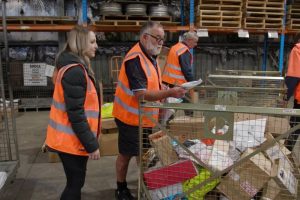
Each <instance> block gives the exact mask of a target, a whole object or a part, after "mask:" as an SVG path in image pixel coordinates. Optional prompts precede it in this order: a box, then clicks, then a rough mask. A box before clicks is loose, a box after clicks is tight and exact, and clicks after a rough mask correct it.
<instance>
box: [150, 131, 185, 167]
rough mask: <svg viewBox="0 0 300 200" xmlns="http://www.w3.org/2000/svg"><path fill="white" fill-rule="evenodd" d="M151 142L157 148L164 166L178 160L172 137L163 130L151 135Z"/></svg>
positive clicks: (157, 153)
mask: <svg viewBox="0 0 300 200" xmlns="http://www.w3.org/2000/svg"><path fill="white" fill-rule="evenodd" d="M149 139H150V142H151V144H152V146H153V147H154V149H155V152H156V155H157V156H158V158H159V160H160V161H161V164H162V165H163V166H167V165H170V164H172V163H174V162H177V161H178V160H179V159H178V156H177V154H176V152H175V150H174V149H173V146H172V140H171V138H170V137H169V136H168V135H166V134H165V133H164V132H162V131H158V132H156V133H153V134H151V135H149Z"/></svg>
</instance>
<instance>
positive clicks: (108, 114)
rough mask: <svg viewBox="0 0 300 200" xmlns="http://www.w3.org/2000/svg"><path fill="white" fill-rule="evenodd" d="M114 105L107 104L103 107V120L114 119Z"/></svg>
mask: <svg viewBox="0 0 300 200" xmlns="http://www.w3.org/2000/svg"><path fill="white" fill-rule="evenodd" d="M113 107H114V104H113V103H105V104H103V105H102V106H101V118H102V119H106V118H112V117H113V115H112V111H113Z"/></svg>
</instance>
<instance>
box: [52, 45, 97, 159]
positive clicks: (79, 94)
mask: <svg viewBox="0 0 300 200" xmlns="http://www.w3.org/2000/svg"><path fill="white" fill-rule="evenodd" d="M73 63H81V64H83V65H84V66H85V64H84V62H83V61H82V60H81V59H80V58H79V57H77V56H76V55H75V54H72V53H70V52H66V51H65V52H63V53H62V54H60V56H59V57H58V59H57V63H56V65H57V66H56V67H57V68H58V70H59V69H60V68H62V67H63V66H66V65H68V64H73ZM85 68H86V70H87V72H88V74H89V76H90V78H91V79H92V80H93V82H94V84H95V86H96V89H97V88H98V87H97V85H98V84H96V81H95V79H94V76H93V75H92V73H91V72H90V71H89V69H88V68H87V67H86V66H85ZM62 86H63V89H64V98H65V104H66V111H67V114H68V118H69V121H70V123H71V126H72V129H73V131H74V132H75V134H76V135H77V137H78V138H79V140H80V142H81V143H82V145H83V146H84V148H85V150H86V151H87V152H88V153H92V152H94V151H95V150H97V149H98V148H99V143H98V141H97V138H95V137H94V135H93V133H92V132H91V130H90V127H89V124H88V122H87V119H86V116H85V114H84V101H85V94H86V88H87V83H86V79H85V74H84V70H83V69H82V67H80V66H76V67H72V68H70V69H68V70H67V71H66V72H65V73H64V75H63V78H62ZM97 91H99V90H97ZM98 96H99V93H98ZM99 105H100V103H99ZM99 110H100V109H99Z"/></svg>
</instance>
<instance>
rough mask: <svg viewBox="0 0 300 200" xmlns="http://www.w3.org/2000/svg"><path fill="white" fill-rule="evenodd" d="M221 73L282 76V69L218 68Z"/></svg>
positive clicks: (217, 71) (217, 70)
mask: <svg viewBox="0 0 300 200" xmlns="http://www.w3.org/2000/svg"><path fill="white" fill-rule="evenodd" d="M215 72H216V74H219V75H245V76H280V75H281V74H280V71H252V70H229V69H219V68H217V69H216V71H215Z"/></svg>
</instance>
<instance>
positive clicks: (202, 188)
mask: <svg viewBox="0 0 300 200" xmlns="http://www.w3.org/2000/svg"><path fill="white" fill-rule="evenodd" d="M157 108H158V109H159V110H160V116H159V118H158V119H156V118H153V117H152V116H151V115H149V109H157ZM145 110H147V112H146V111H145ZM187 110H189V111H193V114H192V115H191V116H187V115H185V112H184V111H187ZM140 112H141V115H140V120H141V121H140V122H142V121H143V120H151V121H152V122H153V123H155V126H154V127H153V128H145V127H143V126H142V125H141V126H140V132H141V134H140V162H141V165H140V179H139V180H140V181H139V197H140V199H155V200H156V199H197V200H199V199H205V200H206V199H208V200H213V199H214V200H218V199H222V200H227V199H228V200H251V199H275V200H279V199H280V200H281V199H290V200H291V199H299V191H298V190H299V184H298V179H299V177H300V171H299V166H300V162H299V161H300V160H299V158H300V151H299V148H300V142H299V141H298V135H299V128H300V125H299V124H298V122H297V120H295V119H298V118H299V117H300V111H299V110H296V109H284V108H266V107H265V108H264V107H249V106H231V105H208V104H206V105H205V104H176V103H172V104H171V103H169V104H157V103H145V104H141V108H140ZM293 118H295V119H293Z"/></svg>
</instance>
